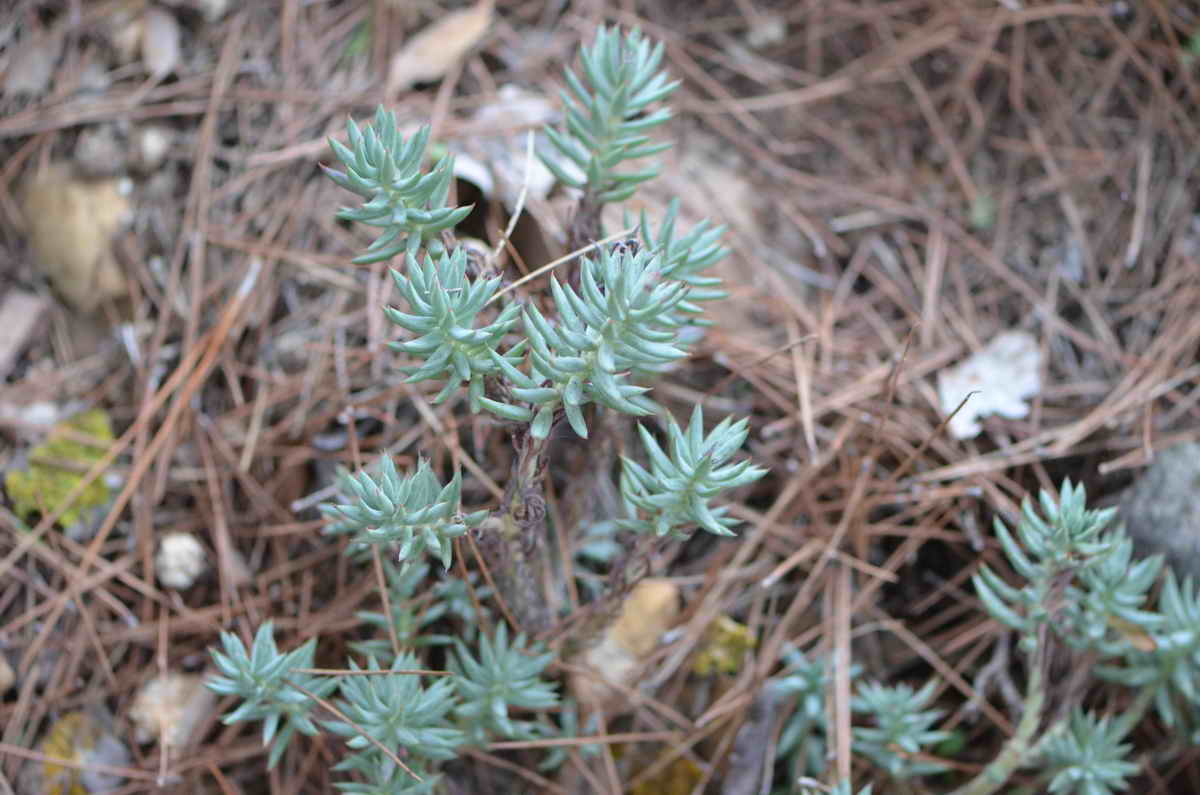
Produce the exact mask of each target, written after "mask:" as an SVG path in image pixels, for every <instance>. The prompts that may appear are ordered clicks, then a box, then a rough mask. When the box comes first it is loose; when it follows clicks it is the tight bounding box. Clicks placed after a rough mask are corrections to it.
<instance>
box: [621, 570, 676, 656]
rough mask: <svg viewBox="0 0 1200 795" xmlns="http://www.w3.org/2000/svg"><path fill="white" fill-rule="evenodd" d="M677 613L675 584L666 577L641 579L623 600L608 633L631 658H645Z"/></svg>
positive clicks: (672, 622) (673, 620) (673, 621)
mask: <svg viewBox="0 0 1200 795" xmlns="http://www.w3.org/2000/svg"><path fill="white" fill-rule="evenodd" d="M678 616H679V587H678V586H676V585H675V584H674V583H673V582H671V581H670V580H659V579H649V580H642V581H641V582H640V583H638V584H637V586H635V587H634V589H633V591H632V592H630V594H629V596H628V597H627V598H626V599H625V604H624V606H623V607H622V608H621V616H620V618H618V619H617V622H616V623H615V624H613V625H612V628H611V629H609V630H608V635H609V637H611V638H612V640H613V642H614V643H616V645H617V646H618V647H620V648H621V649H623V650H625V651H627V652H629V653H630V654H632V655H633V656H634V657H639V658H640V657H645V656H646V655H647V654H649V653H650V652H652V651H654V647H655V646H657V645H658V639H659V638H660V637H661V636H662V634H663V633H664V632H666V631H667V630H668V629H669V628H670V627H671V625H672V624H674V623H675V619H676V618H677V617H678Z"/></svg>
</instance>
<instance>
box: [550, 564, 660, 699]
mask: <svg viewBox="0 0 1200 795" xmlns="http://www.w3.org/2000/svg"><path fill="white" fill-rule="evenodd" d="M678 616H679V588H678V587H677V586H676V585H675V584H674V583H672V582H670V581H668V580H658V579H649V580H643V581H642V582H640V583H638V584H637V585H636V586H635V587H634V589H633V591H631V592H630V594H629V596H628V597H626V599H625V604H624V605H623V606H622V608H621V615H620V617H619V618H618V619H617V620H616V621H615V622H613V625H612V626H611V627H609V628H608V630H607V631H606V632H605V633H604V638H603V640H601V641H600V643H598V644H597V645H596V646H595V647H593V648H592V649H589V650H588V652H587V654H586V655H585V657H584V662H585V664H586V666H587V667H589V668H591V669H592V673H591V675H584V674H578V675H576V676H574V677H573V678H572V689H573V690H574V692H575V693H576V696H577V698H578V699H579V701H580V702H581V703H584V704H586V705H588V706H589V707H598V706H600V705H602V704H604V703H605V702H606V701H609V700H610V699H612V698H614V697H615V696H616V695H618V694H619V693H620V690H619V689H615V688H610V687H607V686H605V684H604V681H605V680H607V681H608V682H611V683H613V684H615V685H617V686H618V687H620V688H624V687H629V686H630V685H631V684H632V682H633V679H634V676H636V674H637V672H638V670H639V669H640V668H641V667H642V664H643V663H644V662H645V658H646V657H648V656H649V655H650V653H651V652H653V651H654V649H655V647H656V646H657V645H658V639H659V638H660V637H661V636H662V634H663V633H664V632H666V631H667V630H668V629H669V628H670V627H671V625H672V624H674V623H675V620H676V619H677V618H678Z"/></svg>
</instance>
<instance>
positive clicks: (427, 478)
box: [321, 455, 487, 569]
mask: <svg viewBox="0 0 1200 795" xmlns="http://www.w3.org/2000/svg"><path fill="white" fill-rule="evenodd" d="M338 485H339V487H340V488H341V490H342V492H343V493H345V494H347V495H350V496H352V497H353V498H354V499H353V501H351V502H348V503H331V504H325V505H322V506H321V511H322V513H324V514H325V516H326V517H328V518H329V519H331V520H333V521H332V522H331V523H330V524H329V525H328V526H327V527H326V532H329V533H354V534H355V536H354V542H355V544H352V545H351V551H353V550H354V549H355V548H356V547H355V545H358V546H361V545H364V544H375V545H388V546H392V545H395V546H396V549H397V555H398V557H399V558H400V559H401V560H411V559H414V558H416V557H418V553H422V552H423V553H425V554H428V555H432V556H433V557H435V558H437V559H438V560H439V561H441V563H442V565H443V566H444V567H445V568H447V569H449V568H450V563H451V562H452V554H453V541H454V539H455V538H458V537H459V536H461V535H464V534H465V533H466V532H467V530H469V529H470V528H472V527H475V526H477V525H478V524H479V523H480V522H482V521H483V520H484V519H485V518H486V517H487V511H476V512H474V513H470V514H463V513H462V511H461V510H460V501H459V496H460V491H461V485H462V481H461V479H460V477H459V476H458V475H457V474H456V475H455V476H454V478H453V479H452V480H451V481H450V482H449V483H447V484H446V485H445V486H442V485H441V484H440V483H439V482H438V479H437V476H436V475H434V474H433V470H432V469H430V467H429V464H428V463H426V462H425V461H420V462H419V463H418V464H417V470H416V472H413V473H412V474H410V475H405V476H403V477H402V476H401V475H400V473H399V472H397V470H396V464H395V462H394V461H392V458H391V456H389V455H383V456H381V457H380V459H379V473H378V475H377V476H374V477H373V476H372V475H371V473H369V472H367V471H366V470H363V471H360V472H358V473H357V474H355V473H350V472H346V471H342V472H340V473H339V476H338Z"/></svg>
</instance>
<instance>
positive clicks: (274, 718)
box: [207, 621, 336, 767]
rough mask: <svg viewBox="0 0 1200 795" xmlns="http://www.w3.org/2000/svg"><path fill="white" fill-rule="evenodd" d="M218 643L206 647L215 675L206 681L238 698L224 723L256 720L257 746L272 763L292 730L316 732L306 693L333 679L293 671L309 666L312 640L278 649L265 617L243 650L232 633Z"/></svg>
mask: <svg viewBox="0 0 1200 795" xmlns="http://www.w3.org/2000/svg"><path fill="white" fill-rule="evenodd" d="M221 646H222V648H223V651H217V650H216V649H211V650H210V653H211V655H212V658H213V664H214V665H216V668H217V670H218V671H219V672H220V674H221V675H220V676H214V677H211V678H210V679H209V680H208V682H207V685H208V687H209V688H210V689H211V690H213V691H214V692H216V693H218V694H220V695H222V696H237V697H238V698H240V699H241V702H242V703H241V704H239V705H238V707H237V708H236V709H234V710H233V711H232V712H230V713H229V714H227V715H226V716H225V718H224V721H225V723H227V724H228V723H238V722H241V721H249V720H260V721H262V723H263V728H262V737H263V745H269V746H271V751H270V754H269V756H268V760H269V764H270V765H271V766H272V767H274V765H275V763H276V762H278V761H279V757H280V756H281V755H282V754H283V751H284V749H285V748H287V746H288V743H289V742H290V741H291V739H292V736H293V735H294V734H295V733H296V732H297V731H298V732H300V733H301V734H306V735H308V736H310V737H311V736H313V735H315V734H316V733H317V731H318V729H317V726H316V724H315V723H314V722H313V720H312V719H311V718H310V717H309V713H310V712H312V710H313V708H314V707H316V702H315V701H313V699H312V696H310V695H309V693H311V694H313V695H316V696H318V697H321V698H323V697H325V696H327V695H329V693H331V692H332V691H333V689H334V687H335V685H336V683H335V682H334V681H333V680H332V679H323V678H319V677H315V676H312V675H310V674H305V673H299V672H298V670H299V669H305V668H312V667H313V656H314V654H315V653H316V648H317V641H316V639H315V638H312V639H310V640H308V641H307V642H306V643H304V644H303V645H302V646H300V647H298V648H296V649H293V650H292V651H290V652H287V653H283V652H280V651H279V647H277V646H276V645H275V633H274V627H273V626H272V625H271V622H269V621H268V622H267V623H265V624H263V625H262V626H261V627H259V628H258V632H257V633H255V635H254V642H253V643H251V644H250V649H249V650H247V649H246V647H245V645H243V644H242V641H241V639H240V638H238V636H237V635H235V634H233V633H232V632H222V633H221ZM305 691H308V692H305Z"/></svg>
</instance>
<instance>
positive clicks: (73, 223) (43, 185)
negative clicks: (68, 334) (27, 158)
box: [23, 166, 130, 312]
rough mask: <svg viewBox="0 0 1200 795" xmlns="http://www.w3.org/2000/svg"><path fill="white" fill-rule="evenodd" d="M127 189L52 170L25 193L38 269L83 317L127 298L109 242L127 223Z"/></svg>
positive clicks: (114, 181) (120, 182)
mask: <svg viewBox="0 0 1200 795" xmlns="http://www.w3.org/2000/svg"><path fill="white" fill-rule="evenodd" d="M127 185H128V181H127V180H119V179H107V180H102V181H99V182H82V181H79V180H76V179H73V178H72V177H71V176H70V175H69V173H68V172H67V170H66V169H65V168H63V167H61V166H51V167H50V168H47V169H45V170H44V171H42V172H40V173H37V174H35V175H34V176H33V177H32V178H31V179H30V181H29V182H28V184H27V185H26V187H25V195H24V199H25V201H24V206H23V210H24V213H25V220H26V222H27V223H28V226H29V242H30V245H31V247H32V249H33V256H34V259H35V261H36V264H37V266H38V267H39V268H41V269H42V271H44V272H45V274H46V275H47V276H48V277H49V278H50V281H51V282H52V283H53V284H54V286H55V288H56V289H57V290H58V291H59V293H61V294H62V296H63V297H64V298H66V299H67V301H68V302H69V303H70V304H71V305H72V306H74V307H75V308H76V309H79V310H81V311H83V312H91V311H92V310H93V309H95V308H96V307H97V306H99V305H100V303H101V302H102V301H105V300H107V299H109V298H115V297H117V296H121V295H124V294H125V292H126V287H125V284H126V283H125V275H124V273H123V272H122V271H121V268H120V266H119V265H118V264H117V261H116V259H114V257H113V253H112V247H111V242H112V238H113V235H115V234H116V233H117V231H118V230H119V229H120V228H121V227H122V226H123V225H124V224H125V223H126V222H127V221H128V220H129V216H130V204H129V199H128V197H127V194H128V187H127Z"/></svg>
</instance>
